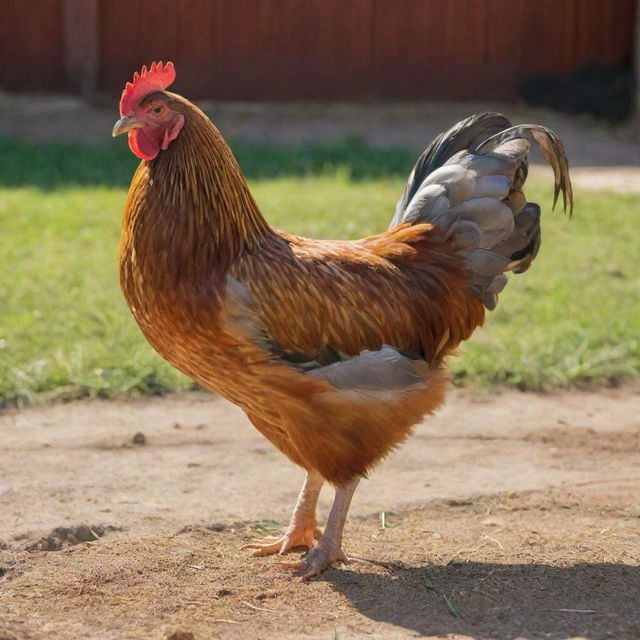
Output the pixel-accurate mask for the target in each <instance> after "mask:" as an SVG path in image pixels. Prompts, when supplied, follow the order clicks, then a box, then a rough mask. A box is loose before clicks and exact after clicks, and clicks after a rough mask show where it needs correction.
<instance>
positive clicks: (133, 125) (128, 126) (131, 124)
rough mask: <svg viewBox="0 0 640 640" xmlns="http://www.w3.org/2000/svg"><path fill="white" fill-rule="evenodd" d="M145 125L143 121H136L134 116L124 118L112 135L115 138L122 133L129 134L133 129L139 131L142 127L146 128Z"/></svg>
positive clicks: (116, 125) (115, 127) (114, 128)
mask: <svg viewBox="0 0 640 640" xmlns="http://www.w3.org/2000/svg"><path fill="white" fill-rule="evenodd" d="M144 125H145V123H144V122H143V121H142V120H136V119H135V118H134V117H133V116H124V117H122V118H120V120H118V122H116V124H115V126H114V127H113V131H112V132H111V135H112V136H113V137H114V138H115V137H116V136H119V135H120V134H121V133H127V132H129V131H131V130H133V129H139V128H140V127H144Z"/></svg>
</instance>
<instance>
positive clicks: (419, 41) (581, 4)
mask: <svg viewBox="0 0 640 640" xmlns="http://www.w3.org/2000/svg"><path fill="white" fill-rule="evenodd" d="M635 11H636V0H0V16H1V17H0V86H2V87H3V88H4V89H7V90H29V91H42V90H45V91H76V92H78V91H79V92H82V93H84V94H85V95H87V96H92V95H95V94H96V93H108V94H111V95H116V94H117V93H118V92H119V91H120V90H121V89H122V87H123V85H124V82H125V81H126V80H127V79H128V78H130V76H131V74H132V72H133V71H134V70H136V69H138V68H140V66H141V65H142V64H143V63H146V64H148V63H150V62H151V61H152V60H173V61H174V62H175V64H176V68H177V71H178V80H177V82H176V84H175V90H176V91H180V92H184V93H185V94H186V95H188V96H189V97H193V98H214V99H229V100H290V99H320V100H353V99H367V98H382V99H389V98H391V99H425V98H427V99H429V98H432V99H470V98H474V99H493V98H495V99H509V98H511V97H513V96H514V93H515V88H516V86H517V83H518V82H519V81H520V80H521V79H522V78H524V77H526V76H528V75H530V74H533V73H539V72H544V73H557V74H564V73H568V72H571V71H573V70H576V69H577V68H579V67H580V66H582V65H584V64H586V63H588V62H593V61H598V62H604V63H614V64H617V65H630V64H631V60H632V57H633V39H634V20H635Z"/></svg>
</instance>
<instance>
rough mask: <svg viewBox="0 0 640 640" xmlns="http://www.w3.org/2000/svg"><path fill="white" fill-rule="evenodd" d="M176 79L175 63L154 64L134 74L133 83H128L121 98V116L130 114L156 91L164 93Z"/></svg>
mask: <svg viewBox="0 0 640 640" xmlns="http://www.w3.org/2000/svg"><path fill="white" fill-rule="evenodd" d="M175 79H176V70H175V67H174V66H173V62H167V63H166V64H164V65H163V64H162V62H154V63H152V64H151V67H150V68H149V69H148V70H147V67H146V66H143V67H142V69H141V70H140V73H138V72H137V71H136V72H135V73H134V74H133V82H127V84H126V85H125V88H124V91H123V92H122V97H121V98H120V115H121V116H125V115H127V114H129V113H130V112H131V111H133V109H134V108H135V106H136V105H137V104H139V103H140V101H141V100H144V98H146V97H147V96H148V95H150V94H152V93H155V92H156V91H164V90H165V89H166V88H167V87H168V86H170V85H171V84H172V83H173V81H174V80H175Z"/></svg>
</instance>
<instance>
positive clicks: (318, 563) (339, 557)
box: [282, 544, 350, 580]
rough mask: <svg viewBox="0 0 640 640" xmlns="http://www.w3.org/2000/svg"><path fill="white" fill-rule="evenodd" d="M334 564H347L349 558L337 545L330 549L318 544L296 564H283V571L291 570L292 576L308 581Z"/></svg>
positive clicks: (327, 546)
mask: <svg viewBox="0 0 640 640" xmlns="http://www.w3.org/2000/svg"><path fill="white" fill-rule="evenodd" d="M334 562H344V563H345V564H348V563H349V562H350V560H349V558H347V556H346V555H345V553H344V551H343V550H342V548H341V547H340V546H339V545H338V546H337V547H335V548H332V547H331V546H330V545H322V544H319V545H318V546H317V547H315V548H314V549H312V550H311V551H310V552H309V553H308V554H307V555H306V556H305V557H304V558H302V559H301V560H298V561H297V562H283V563H282V566H283V567H284V568H285V569H293V570H294V572H293V575H294V576H296V577H299V578H302V579H303V580H309V578H313V576H319V575H320V574H321V573H322V572H323V571H324V570H325V569H328V568H329V567H330V566H331V565H332V564H334Z"/></svg>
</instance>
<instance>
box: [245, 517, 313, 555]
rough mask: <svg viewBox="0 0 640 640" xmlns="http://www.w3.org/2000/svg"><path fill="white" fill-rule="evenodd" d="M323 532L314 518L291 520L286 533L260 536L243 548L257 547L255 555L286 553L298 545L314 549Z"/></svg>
mask: <svg viewBox="0 0 640 640" xmlns="http://www.w3.org/2000/svg"><path fill="white" fill-rule="evenodd" d="M321 535H322V532H321V531H320V529H319V528H318V525H317V523H316V521H315V519H314V520H312V521H309V522H305V523H299V524H298V523H296V522H294V521H292V522H291V524H290V525H289V528H288V529H287V531H286V532H285V534H284V535H282V536H280V537H278V536H270V537H266V538H258V539H256V540H253V541H252V542H250V543H249V544H245V545H244V546H243V547H242V549H255V551H254V552H253V553H252V554H251V555H253V556H270V555H273V554H274V553H277V554H280V555H282V554H284V553H287V552H288V551H291V550H292V549H295V548H297V547H306V548H307V549H312V548H313V547H314V546H315V545H316V544H317V541H318V540H319V539H320V536H321Z"/></svg>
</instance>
